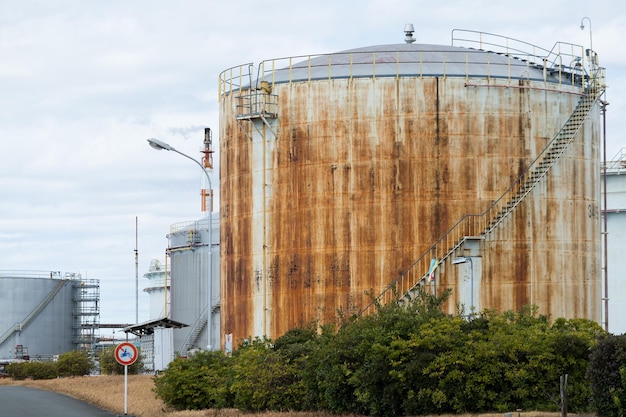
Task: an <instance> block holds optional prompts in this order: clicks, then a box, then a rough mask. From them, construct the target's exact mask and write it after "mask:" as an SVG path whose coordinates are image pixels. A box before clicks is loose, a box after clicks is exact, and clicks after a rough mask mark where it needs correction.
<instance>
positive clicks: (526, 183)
mask: <svg viewBox="0 0 626 417" xmlns="http://www.w3.org/2000/svg"><path fill="white" fill-rule="evenodd" d="M603 93H604V87H603V86H598V84H596V83H592V84H591V87H589V88H587V89H586V91H585V94H584V95H583V96H582V97H581V99H580V101H579V102H578V104H577V106H576V109H575V110H574V112H573V113H572V114H571V116H570V117H569V119H568V120H567V122H566V123H565V125H564V126H563V127H562V128H561V130H559V132H558V133H557V134H556V136H555V137H554V138H553V139H552V140H551V141H550V142H549V143H548V145H547V146H546V147H545V148H544V150H543V151H542V152H541V153H540V154H539V156H538V157H537V158H536V159H535V160H534V161H533V162H531V164H530V165H529V166H528V168H526V170H525V171H524V172H523V173H522V174H521V175H520V176H519V177H518V178H517V180H516V181H515V182H514V183H513V184H511V186H510V187H509V189H507V190H506V191H505V192H504V193H503V194H502V196H501V197H500V198H498V199H497V200H496V201H495V202H494V203H493V204H492V205H491V206H490V207H489V208H488V209H487V210H485V211H484V212H483V213H480V214H469V215H465V216H463V218H461V220H459V221H458V222H457V223H456V224H455V225H454V226H453V227H452V228H451V229H450V230H449V231H448V232H446V233H445V234H444V235H443V236H442V237H441V238H439V240H437V242H435V244H433V245H432V246H431V247H430V248H429V249H428V250H427V251H426V252H425V253H424V254H422V255H421V256H420V257H419V258H418V259H417V260H416V261H415V262H414V263H413V264H411V265H410V266H409V267H408V268H407V269H406V270H405V271H403V272H402V273H401V274H400V275H399V276H398V277H397V278H395V279H394V280H393V281H392V282H391V283H390V284H389V285H388V286H387V287H386V288H385V289H384V290H383V291H382V292H381V293H380V295H378V297H376V299H374V300H373V301H372V302H371V303H369V304H368V305H366V306H365V307H364V308H363V309H362V310H361V311H360V312H359V313H358V316H362V315H367V314H371V313H372V312H374V311H375V310H376V309H375V306H376V305H385V304H388V303H390V302H410V301H411V300H412V299H414V297H415V295H416V292H417V291H418V289H419V288H420V287H421V286H423V285H424V284H426V283H427V282H428V279H429V275H430V272H432V271H431V270H430V266H431V261H432V260H435V262H436V265H441V264H442V263H443V262H444V261H446V259H448V258H449V257H451V256H452V255H453V254H454V253H455V251H456V250H457V249H458V248H459V247H460V246H461V245H462V244H463V242H464V241H465V240H467V239H470V238H471V239H476V238H478V239H484V238H485V237H486V236H487V235H489V233H491V232H492V231H493V230H494V229H495V228H496V227H498V225H500V224H501V223H502V221H503V220H504V219H505V218H506V217H507V216H508V215H509V214H510V213H511V212H513V210H514V209H515V208H516V207H517V206H518V205H519V204H520V202H521V201H523V199H524V198H525V197H526V196H527V195H528V194H529V193H530V192H531V191H532V189H533V188H534V187H535V185H537V183H539V182H540V181H541V179H542V178H544V177H545V176H546V175H547V174H548V171H549V170H550V169H551V168H552V166H553V165H554V164H555V163H556V161H557V160H558V159H559V158H560V157H561V155H562V154H563V152H564V151H565V150H566V149H567V147H568V146H569V144H570V143H572V142H573V140H574V138H575V136H576V134H577V133H578V131H579V130H580V129H581V127H582V126H583V124H584V122H585V120H586V119H587V117H588V116H589V112H590V111H591V109H592V108H593V106H594V105H595V103H596V101H598V99H599V98H600V96H601V95H602V94H603Z"/></svg>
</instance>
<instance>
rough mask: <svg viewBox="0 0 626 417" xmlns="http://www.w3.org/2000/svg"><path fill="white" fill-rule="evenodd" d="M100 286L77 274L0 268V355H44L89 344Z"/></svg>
mask: <svg viewBox="0 0 626 417" xmlns="http://www.w3.org/2000/svg"><path fill="white" fill-rule="evenodd" d="M98 302H99V284H98V282H97V280H83V279H81V278H80V275H78V274H64V275H62V274H61V273H58V272H49V273H48V272H29V271H16V272H9V271H0V358H4V359H11V358H14V357H15V348H16V346H18V345H21V346H23V347H24V348H27V350H28V355H29V356H30V357H31V358H42V359H49V358H51V357H52V356H53V355H58V354H61V353H64V352H67V351H70V350H74V349H80V348H85V347H88V346H89V345H90V344H92V343H93V342H94V332H95V330H96V329H97V327H98V325H99V306H98Z"/></svg>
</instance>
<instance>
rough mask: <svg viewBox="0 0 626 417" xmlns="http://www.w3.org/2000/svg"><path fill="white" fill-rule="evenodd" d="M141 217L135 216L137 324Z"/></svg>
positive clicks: (136, 314)
mask: <svg viewBox="0 0 626 417" xmlns="http://www.w3.org/2000/svg"><path fill="white" fill-rule="evenodd" d="M138 229H139V218H138V217H137V216H135V324H137V323H139V245H138V238H137V237H138V234H139V233H138Z"/></svg>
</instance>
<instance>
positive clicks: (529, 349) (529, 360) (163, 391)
mask: <svg viewBox="0 0 626 417" xmlns="http://www.w3.org/2000/svg"><path fill="white" fill-rule="evenodd" d="M448 296H449V293H448V292H444V294H442V295H441V296H439V297H435V296H432V295H428V294H425V293H422V294H419V295H418V297H417V299H415V300H414V301H413V303H412V304H411V305H408V306H403V305H400V304H390V305H387V306H377V313H376V314H372V315H370V316H366V317H361V318H358V319H354V318H352V319H349V320H345V321H344V322H343V323H342V324H341V326H339V327H338V328H335V327H334V326H333V325H327V326H323V327H322V328H321V333H320V334H319V335H318V333H317V329H316V326H310V327H307V328H302V329H293V330H291V331H289V332H287V333H286V334H285V335H283V336H282V337H280V338H278V339H277V340H276V341H271V340H268V339H260V338H257V339H254V340H252V341H248V342H245V343H243V344H242V345H241V346H239V348H238V349H237V350H235V351H234V352H233V354H232V357H227V356H224V355H223V354H222V353H221V352H202V353H198V354H196V355H193V356H191V357H190V358H188V359H183V358H177V359H175V360H174V361H173V362H172V363H171V364H170V365H169V366H168V368H167V369H166V370H165V371H164V373H163V375H161V376H158V377H155V387H156V388H155V391H156V393H157V395H158V396H159V397H160V398H161V399H163V401H164V402H165V403H166V404H169V405H171V406H173V407H175V408H177V409H205V408H226V407H228V408H232V407H235V408H238V409H240V410H244V411H252V412H257V411H265V410H273V411H322V412H331V413H334V414H363V415H372V416H382V417H388V416H389V417H390V416H403V415H427V414H458V413H474V414H476V413H486V412H506V411H510V410H515V409H517V408H521V409H525V410H540V411H557V410H558V409H559V407H560V392H559V380H560V378H561V376H563V375H568V404H569V407H568V408H569V410H570V411H572V412H576V413H583V412H584V413H587V412H589V411H590V410H591V404H590V400H589V399H590V398H591V396H592V393H594V394H596V393H597V392H600V390H602V392H603V393H606V398H605V400H606V402H608V404H609V406H606V407H608V408H606V410H609V411H610V413H609V412H608V411H607V412H606V413H605V414H602V415H600V417H604V416H605V415H606V416H609V415H620V416H621V415H622V414H621V413H622V411H621V410H622V408H621V407H623V405H626V389H625V388H624V387H626V385H625V381H626V361H625V360H624V359H625V358H626V341H624V346H623V347H620V346H621V345H619V344H616V343H613V345H606V346H605V345H604V344H600V345H598V339H599V338H601V337H604V331H603V330H602V329H601V328H600V326H599V325H598V324H597V323H595V322H592V321H589V320H582V319H571V320H565V319H557V320H555V321H554V323H551V322H550V321H549V319H548V318H547V317H546V316H542V315H538V314H537V308H536V307H525V308H523V309H522V310H520V311H518V312H513V311H507V312H504V313H498V312H496V311H484V312H482V313H479V314H476V315H475V317H473V318H472V320H468V319H467V317H466V316H465V315H464V314H462V312H459V313H458V314H456V315H448V314H444V313H443V312H442V311H441V308H440V306H441V305H442V303H443V301H445V299H446V298H447V297H448ZM607 340H608V339H607ZM618 347H619V348H618ZM592 351H593V352H594V354H596V355H597V358H596V360H598V361H602V360H604V361H605V362H607V363H604V362H602V363H598V366H597V368H598V369H596V371H597V372H598V375H597V377H596V379H597V380H598V381H599V382H596V385H594V386H593V390H592V384H591V383H590V379H589V378H588V377H587V369H588V367H589V364H590V362H589V352H592ZM596 352H599V353H596ZM607 355H608V356H607ZM606 358H609V359H606ZM614 362H616V363H617V365H616V364H615V363H614ZM602 367H605V368H606V369H607V372H608V375H609V376H610V379H611V381H612V384H613V385H607V383H606V381H607V379H608V378H609V377H607V372H605V371H604V370H603V368H602ZM592 368H593V365H592ZM590 373H591V372H590ZM592 380H593V378H592ZM615 381H618V382H617V383H616V382H615ZM602 384H604V385H602ZM598 398H599V399H600V400H602V398H600V397H598ZM598 401H599V400H598V399H597V400H596V402H597V403H598V404H604V403H601V402H598ZM611 407H612V408H611Z"/></svg>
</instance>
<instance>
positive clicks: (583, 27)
mask: <svg viewBox="0 0 626 417" xmlns="http://www.w3.org/2000/svg"><path fill="white" fill-rule="evenodd" d="M585 19H587V21H588V22H589V62H590V64H591V74H592V76H593V71H594V63H595V59H594V53H593V36H592V34H591V19H590V18H588V17H587V16H585V17H583V18H582V19H580V30H585Z"/></svg>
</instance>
